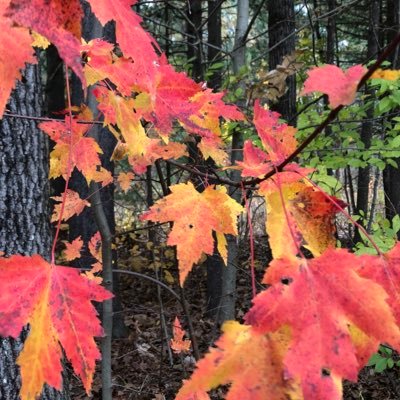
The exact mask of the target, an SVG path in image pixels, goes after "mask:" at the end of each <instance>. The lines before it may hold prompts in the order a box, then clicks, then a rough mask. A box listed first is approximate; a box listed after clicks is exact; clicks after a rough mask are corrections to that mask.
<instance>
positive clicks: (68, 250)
mask: <svg viewBox="0 0 400 400" xmlns="http://www.w3.org/2000/svg"><path fill="white" fill-rule="evenodd" d="M64 244H65V250H64V251H63V255H64V258H65V260H66V261H72V260H75V258H79V257H80V256H81V250H82V246H83V240H82V237H81V236H79V237H77V238H76V239H74V240H73V241H72V242H71V243H70V242H67V241H64Z"/></svg>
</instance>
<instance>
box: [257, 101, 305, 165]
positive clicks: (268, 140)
mask: <svg viewBox="0 0 400 400" xmlns="http://www.w3.org/2000/svg"><path fill="white" fill-rule="evenodd" d="M280 116H281V115H280V114H279V113H277V112H275V111H270V110H266V109H265V108H264V107H262V106H261V104H260V102H259V101H258V100H256V102H255V103H254V126H255V127H256V129H257V133H258V136H259V137H260V139H261V142H262V144H263V146H264V148H265V150H266V151H267V153H268V156H269V157H270V160H271V162H272V163H274V164H275V165H277V164H279V163H281V162H282V161H284V160H285V159H286V158H287V157H288V156H289V155H290V154H291V153H293V151H294V150H295V149H296V147H297V139H296V138H295V134H296V131H297V129H296V128H294V127H293V126H289V125H287V124H285V123H283V122H279V117H280Z"/></svg>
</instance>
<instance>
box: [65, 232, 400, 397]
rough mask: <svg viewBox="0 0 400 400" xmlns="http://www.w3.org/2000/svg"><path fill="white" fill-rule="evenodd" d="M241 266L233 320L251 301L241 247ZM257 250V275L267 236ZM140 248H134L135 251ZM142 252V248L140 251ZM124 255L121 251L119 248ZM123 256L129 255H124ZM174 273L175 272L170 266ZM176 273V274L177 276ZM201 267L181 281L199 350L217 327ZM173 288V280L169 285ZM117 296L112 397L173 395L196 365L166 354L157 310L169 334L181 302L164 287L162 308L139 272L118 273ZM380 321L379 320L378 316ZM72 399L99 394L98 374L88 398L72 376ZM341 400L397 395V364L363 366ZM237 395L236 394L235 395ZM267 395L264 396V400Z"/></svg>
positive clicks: (154, 289)
mask: <svg viewBox="0 0 400 400" xmlns="http://www.w3.org/2000/svg"><path fill="white" fill-rule="evenodd" d="M241 247H242V248H241V265H240V268H239V269H238V289H237V297H238V301H237V319H238V320H240V319H241V318H242V317H243V315H244V314H245V313H246V311H247V310H248V309H249V306H250V304H251V279H250V273H249V264H250V262H249V251H248V247H247V246H246V245H243V246H241ZM255 247H256V249H257V250H256V254H255V264H256V274H257V278H258V279H259V280H261V277H262V274H263V266H265V265H266V264H267V262H268V246H267V242H266V240H264V239H263V238H260V239H258V243H257V246H255ZM136 253H138V252H136ZM139 253H140V251H139ZM121 254H122V257H124V252H123V251H122V252H121ZM125 256H126V257H127V255H125ZM140 257H142V261H143V265H142V267H141V268H140V272H141V273H143V274H147V275H150V276H152V277H155V272H154V268H152V267H151V262H150V260H148V262H147V265H146V263H145V260H146V259H148V258H151V257H149V255H148V253H146V252H145V251H143V253H142V254H141V255H140ZM170 273H171V274H172V275H175V274H176V271H174V270H173V267H172V268H170ZM175 276H176V275H175ZM205 282H206V275H205V269H204V268H203V269H202V268H201V267H197V268H195V270H194V271H193V272H192V273H191V274H190V276H189V279H188V281H187V282H186V283H185V289H184V293H185V297H186V299H187V301H188V303H189V305H190V318H191V320H192V322H193V325H194V330H195V336H196V340H197V343H198V346H199V350H200V353H201V354H204V353H205V352H206V351H207V349H208V347H209V346H210V345H212V344H213V343H214V341H215V340H216V339H217V338H218V335H219V330H218V327H217V326H216V325H215V324H214V322H213V321H212V320H211V319H209V318H206V317H205V309H206V286H205ZM171 287H173V288H174V290H175V291H177V293H179V289H178V287H177V285H171ZM121 299H122V303H123V317H124V321H125V323H126V325H127V326H128V328H129V335H128V337H126V338H123V339H114V341H113V361H112V366H113V381H114V387H115V389H114V393H113V399H115V400H173V399H174V397H175V394H176V393H177V391H178V389H179V387H180V386H181V383H182V379H185V378H188V377H189V376H190V374H191V372H192V371H193V369H194V361H195V360H194V358H193V355H192V354H187V355H178V354H173V353H172V357H169V353H168V349H167V344H168V340H169V337H168V338H165V334H164V332H163V328H162V324H161V315H162V316H163V318H164V319H165V321H166V324H167V330H168V332H167V333H168V335H169V336H170V335H171V324H172V322H173V320H174V318H175V316H179V317H180V319H181V320H182V322H183V323H185V316H184V312H183V310H182V307H181V305H180V303H179V301H178V300H177V299H175V298H174V297H173V296H172V295H171V294H170V293H169V292H167V291H166V290H164V289H162V290H161V299H162V307H161V306H160V301H159V298H158V294H157V287H156V285H155V284H154V283H153V282H150V281H148V280H145V279H141V278H137V277H129V276H123V277H122V278H121ZM378 323H379V321H378ZM71 393H72V399H74V400H83V399H89V398H91V399H94V400H100V399H101V381H100V373H97V374H96V376H95V380H94V384H93V391H92V396H91V397H88V396H87V395H86V394H85V393H84V392H83V391H82V389H81V385H80V382H79V381H78V379H77V378H75V377H73V378H72V380H71ZM211 397H212V399H213V400H219V399H223V389H220V390H217V391H215V392H213V393H212V395H211ZM344 399H345V400H399V399H400V369H399V368H393V369H391V370H387V371H385V372H383V373H375V372H374V371H373V369H372V368H371V367H367V368H365V369H364V370H363V371H362V372H361V373H360V376H359V381H358V383H350V382H345V383H344ZM238 400H240V399H238ZM266 400H267V399H266Z"/></svg>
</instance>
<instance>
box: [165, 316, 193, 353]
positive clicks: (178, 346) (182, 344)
mask: <svg viewBox="0 0 400 400" xmlns="http://www.w3.org/2000/svg"><path fill="white" fill-rule="evenodd" d="M172 330H173V333H174V337H173V338H172V339H171V340H170V346H171V349H172V350H173V351H174V352H175V353H182V352H188V351H190V345H191V341H190V340H188V339H183V337H184V336H185V331H184V330H183V329H182V325H181V322H180V321H179V318H178V317H175V320H174V325H173V328H172Z"/></svg>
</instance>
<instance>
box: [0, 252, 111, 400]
mask: <svg viewBox="0 0 400 400" xmlns="http://www.w3.org/2000/svg"><path fill="white" fill-rule="evenodd" d="M0 290H1V293H2V296H1V298H0V310H1V311H0V334H1V335H2V336H11V337H13V338H17V337H18V335H19V334H20V332H21V330H22V328H23V327H24V326H26V325H27V324H29V325H30V332H29V336H28V339H27V340H26V342H25V344H24V348H23V350H22V352H21V353H20V355H19V357H18V359H17V363H18V365H19V366H20V368H21V377H22V388H21V397H22V399H24V400H28V399H34V398H36V397H37V396H38V395H39V394H40V393H41V391H42V388H43V385H44V384H45V383H47V384H49V385H50V386H53V387H54V388H56V389H58V390H60V389H61V386H62V375H61V371H62V369H63V368H62V363H61V358H62V351H61V347H60V344H61V346H62V347H63V349H64V351H65V355H66V357H67V358H68V360H69V361H70V362H71V364H72V367H73V369H74V371H75V373H76V374H77V375H78V376H79V377H80V378H81V379H82V382H83V385H84V387H85V389H86V391H87V392H88V393H89V391H90V388H91V384H92V379H93V373H94V368H95V362H96V360H99V359H100V352H99V350H98V349H97V347H96V343H95V341H94V338H93V337H94V336H102V335H103V329H102V328H101V326H100V322H99V320H98V318H97V312H96V310H95V308H94V306H93V305H92V303H91V301H103V300H106V299H109V298H111V297H112V295H111V293H109V292H107V291H106V290H105V289H104V288H102V287H101V286H99V285H97V284H96V283H95V282H93V281H91V280H89V279H87V278H86V277H85V276H83V275H81V274H80V273H79V271H78V270H76V269H74V268H68V267H59V266H54V265H50V264H49V263H48V262H47V261H45V260H44V259H43V258H42V257H40V256H38V255H34V256H32V257H23V256H19V255H15V256H12V257H10V258H0Z"/></svg>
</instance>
